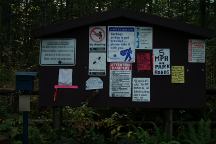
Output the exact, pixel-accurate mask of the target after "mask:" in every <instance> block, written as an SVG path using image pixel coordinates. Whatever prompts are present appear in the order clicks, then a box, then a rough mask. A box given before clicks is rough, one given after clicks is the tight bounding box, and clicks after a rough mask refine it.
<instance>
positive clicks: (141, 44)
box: [135, 27, 153, 50]
mask: <svg viewBox="0 0 216 144" xmlns="http://www.w3.org/2000/svg"><path fill="white" fill-rule="evenodd" d="M152 31H153V30H152V27H136V33H135V37H136V49H150V50H151V49H152V39H153V38H152V37H153V32H152Z"/></svg>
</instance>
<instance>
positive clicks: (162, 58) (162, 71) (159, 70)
mask: <svg viewBox="0 0 216 144" xmlns="http://www.w3.org/2000/svg"><path fill="white" fill-rule="evenodd" d="M153 75H170V49H153Z"/></svg>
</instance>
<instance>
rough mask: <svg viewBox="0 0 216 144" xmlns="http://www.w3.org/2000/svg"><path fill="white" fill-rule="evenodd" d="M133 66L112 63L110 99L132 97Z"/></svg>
mask: <svg viewBox="0 0 216 144" xmlns="http://www.w3.org/2000/svg"><path fill="white" fill-rule="evenodd" d="M131 75H132V64H130V63H110V83H109V96H110V97H131Z"/></svg>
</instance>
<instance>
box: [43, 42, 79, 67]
mask: <svg viewBox="0 0 216 144" xmlns="http://www.w3.org/2000/svg"><path fill="white" fill-rule="evenodd" d="M40 49H41V52H40V64H41V65H75V63H76V62H75V57H76V39H46V40H41V48H40Z"/></svg>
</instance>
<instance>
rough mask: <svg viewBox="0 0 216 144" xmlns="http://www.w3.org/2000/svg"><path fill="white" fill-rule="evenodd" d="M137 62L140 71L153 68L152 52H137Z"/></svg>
mask: <svg viewBox="0 0 216 144" xmlns="http://www.w3.org/2000/svg"><path fill="white" fill-rule="evenodd" d="M136 63H137V70H138V71H149V70H151V53H150V52H137V54H136Z"/></svg>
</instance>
